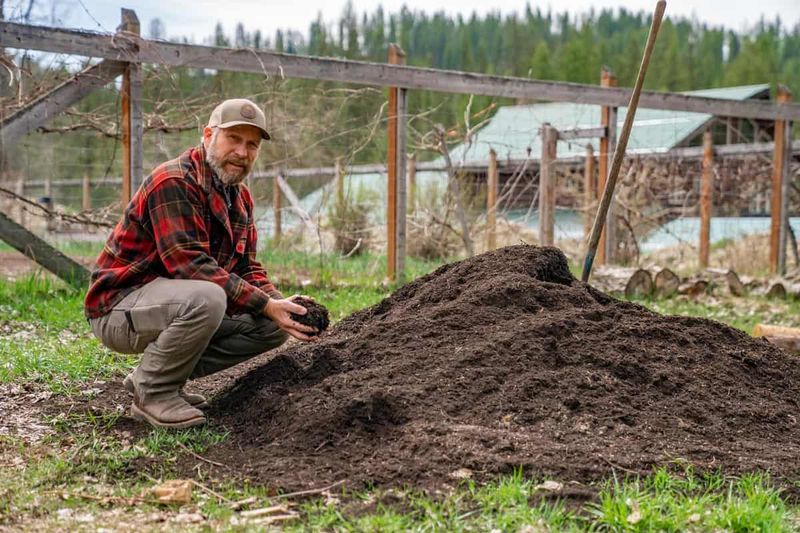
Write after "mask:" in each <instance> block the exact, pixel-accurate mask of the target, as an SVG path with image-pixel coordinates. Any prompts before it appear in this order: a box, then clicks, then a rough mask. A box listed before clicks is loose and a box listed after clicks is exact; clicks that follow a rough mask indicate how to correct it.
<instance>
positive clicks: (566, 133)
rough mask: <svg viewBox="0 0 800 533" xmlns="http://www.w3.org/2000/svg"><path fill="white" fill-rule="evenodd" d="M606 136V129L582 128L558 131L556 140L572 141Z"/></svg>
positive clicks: (601, 127)
mask: <svg viewBox="0 0 800 533" xmlns="http://www.w3.org/2000/svg"><path fill="white" fill-rule="evenodd" d="M605 135H606V128H605V127H603V126H600V127H597V128H582V129H573V130H559V132H558V139H559V140H560V141H570V140H572V139H596V138H598V137H604V136H605Z"/></svg>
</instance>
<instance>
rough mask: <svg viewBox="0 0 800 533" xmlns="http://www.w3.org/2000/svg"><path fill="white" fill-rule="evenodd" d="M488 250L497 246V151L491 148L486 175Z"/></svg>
mask: <svg viewBox="0 0 800 533" xmlns="http://www.w3.org/2000/svg"><path fill="white" fill-rule="evenodd" d="M486 177H487V179H486V251H487V252H488V251H489V250H494V249H495V248H497V192H498V188H499V187H498V182H499V176H498V172H497V152H495V151H494V149H490V150H489V168H488V170H487V175H486Z"/></svg>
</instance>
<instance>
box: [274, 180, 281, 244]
mask: <svg viewBox="0 0 800 533" xmlns="http://www.w3.org/2000/svg"><path fill="white" fill-rule="evenodd" d="M281 209H282V207H281V187H280V184H279V183H278V177H277V175H276V176H275V178H274V179H273V180H272V216H273V217H274V221H275V228H274V233H273V237H272V241H273V244H274V245H275V246H278V245H279V244H280V243H281V215H282V213H281Z"/></svg>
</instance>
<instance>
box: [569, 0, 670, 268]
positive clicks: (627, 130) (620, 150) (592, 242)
mask: <svg viewBox="0 0 800 533" xmlns="http://www.w3.org/2000/svg"><path fill="white" fill-rule="evenodd" d="M666 7H667V2H666V0H659V1H658V3H657V4H656V9H655V12H654V13H653V21H652V24H651V25H650V33H649V34H648V35H647V44H646V45H645V49H644V55H643V56H642V63H641V65H640V66H639V73H638V74H637V75H636V84H635V85H634V87H633V92H632V93H631V100H630V103H629V104H628V111H627V113H626V114H625V123H624V124H623V125H622V132H621V133H620V136H619V141H618V143H617V148H616V150H615V151H614V161H613V163H612V164H611V171H610V172H609V175H608V181H607V182H606V187H605V190H604V191H603V198H602V200H601V201H600V207H599V208H598V210H597V214H596V216H595V219H594V225H593V226H592V234H591V235H590V236H589V248H588V251H587V252H586V260H585V261H584V264H583V273H582V274H581V279H582V280H583V281H584V282H585V281H588V280H589V275H590V274H591V272H592V264H593V263H594V256H595V252H596V251H597V244H598V243H599V241H600V233H601V232H602V231H603V225H604V223H605V219H606V215H607V214H608V208H609V206H610V205H611V200H612V199H613V197H614V188H615V187H616V185H617V177H618V176H619V169H620V167H621V166H622V159H623V157H624V156H625V150H626V148H627V147H628V138H629V137H630V134H631V128H632V127H633V119H634V117H635V116H636V108H637V106H638V105H639V95H640V94H641V92H642V85H643V84H644V77H645V74H647V66H648V65H649V64H650V56H651V55H652V54H653V48H654V47H655V44H656V37H657V36H658V30H659V28H660V27H661V19H662V18H664V10H665V9H666Z"/></svg>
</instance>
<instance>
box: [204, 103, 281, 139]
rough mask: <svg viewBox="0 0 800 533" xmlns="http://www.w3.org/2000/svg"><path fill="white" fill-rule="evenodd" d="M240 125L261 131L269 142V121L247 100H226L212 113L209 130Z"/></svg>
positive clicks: (262, 135) (259, 109)
mask: <svg viewBox="0 0 800 533" xmlns="http://www.w3.org/2000/svg"><path fill="white" fill-rule="evenodd" d="M239 124H249V125H250V126H255V127H256V128H258V129H260V130H261V137H262V138H263V139H265V140H269V139H270V136H269V132H268V131H267V119H266V117H265V116H264V112H263V111H261V108H259V107H258V106H257V105H256V104H254V103H253V102H251V101H250V100H248V99H247V98H233V99H231V100H225V101H224V102H222V103H221V104H219V105H218V106H217V107H215V108H214V111H212V112H211V116H210V117H209V119H208V127H209V128H214V127H217V128H230V127H231V126H238V125H239Z"/></svg>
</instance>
